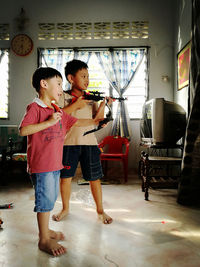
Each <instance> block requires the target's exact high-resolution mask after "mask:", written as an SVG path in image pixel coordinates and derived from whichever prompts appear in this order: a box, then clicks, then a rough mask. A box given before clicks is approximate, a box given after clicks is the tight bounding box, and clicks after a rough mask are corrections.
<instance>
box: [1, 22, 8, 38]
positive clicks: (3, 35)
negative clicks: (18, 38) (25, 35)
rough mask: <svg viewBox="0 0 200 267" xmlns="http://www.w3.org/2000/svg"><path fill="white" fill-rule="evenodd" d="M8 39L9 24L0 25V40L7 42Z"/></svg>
mask: <svg viewBox="0 0 200 267" xmlns="http://www.w3.org/2000/svg"><path fill="white" fill-rule="evenodd" d="M9 39H10V32H9V24H6V23H3V24H0V40H3V41H8V40H9Z"/></svg>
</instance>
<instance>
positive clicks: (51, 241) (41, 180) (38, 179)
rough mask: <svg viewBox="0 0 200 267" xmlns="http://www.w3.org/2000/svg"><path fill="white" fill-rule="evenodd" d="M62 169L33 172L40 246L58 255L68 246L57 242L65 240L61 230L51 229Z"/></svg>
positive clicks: (41, 248)
mask: <svg viewBox="0 0 200 267" xmlns="http://www.w3.org/2000/svg"><path fill="white" fill-rule="evenodd" d="M59 176H60V171H54V172H44V173H36V174H32V176H31V177H32V182H33V185H34V189H35V208H34V211H35V212H37V221H38V228H39V243H38V247H39V249H40V250H43V251H45V252H47V253H49V254H51V255H54V256H58V255H61V254H64V253H65V252H66V248H65V247H63V246H62V245H60V244H58V243H57V240H63V239H64V235H63V234H62V233H61V232H55V231H53V230H50V229H49V216H50V211H51V210H52V209H53V207H54V204H55V201H56V199H57V196H58V191H59Z"/></svg>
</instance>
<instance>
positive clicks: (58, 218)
mask: <svg viewBox="0 0 200 267" xmlns="http://www.w3.org/2000/svg"><path fill="white" fill-rule="evenodd" d="M67 214H68V210H61V212H59V213H58V214H54V215H53V216H52V219H53V220H54V221H56V222H59V221H61V220H62V219H63V218H64V217H66V216H67Z"/></svg>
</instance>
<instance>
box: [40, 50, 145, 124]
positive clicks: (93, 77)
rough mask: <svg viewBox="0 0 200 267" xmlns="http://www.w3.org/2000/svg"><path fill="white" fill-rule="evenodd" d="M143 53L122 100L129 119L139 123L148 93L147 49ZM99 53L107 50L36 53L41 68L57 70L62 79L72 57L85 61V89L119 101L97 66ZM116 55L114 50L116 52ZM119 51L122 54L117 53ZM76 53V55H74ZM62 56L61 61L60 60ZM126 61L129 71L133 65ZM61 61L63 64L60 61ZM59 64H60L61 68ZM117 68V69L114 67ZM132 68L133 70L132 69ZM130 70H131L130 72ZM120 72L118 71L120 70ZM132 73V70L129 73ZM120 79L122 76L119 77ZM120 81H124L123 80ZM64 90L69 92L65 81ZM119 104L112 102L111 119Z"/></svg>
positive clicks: (128, 58) (44, 51) (101, 69)
mask: <svg viewBox="0 0 200 267" xmlns="http://www.w3.org/2000/svg"><path fill="white" fill-rule="evenodd" d="M142 49H143V52H144V54H143V57H141V58H142V60H141V61H140V64H138V67H136V69H135V70H134V71H135V75H134V77H133V79H132V80H131V82H130V83H129V85H128V87H127V89H126V90H125V92H124V94H123V97H125V98H127V100H125V101H126V106H127V109H128V113H129V117H130V118H131V119H139V118H141V115H142V107H143V104H144V102H145V100H146V98H147V92H148V75H147V73H148V70H147V68H148V64H147V53H148V51H147V48H142ZM123 50H126V51H129V52H130V51H133V53H137V51H140V48H127V49H125V48H123ZM99 51H108V49H107V50H106V49H104V50H103V49H102V48H99V49H97V48H95V50H94V49H84V48H83V49H80V50H79V52H77V50H76V52H74V51H73V50H70V49H68V50H67V49H40V50H39V54H40V55H39V58H40V62H39V65H40V66H49V67H54V68H57V69H58V70H59V71H60V72H61V73H62V75H63V76H64V67H65V64H66V62H67V61H69V60H72V59H73V58H74V57H75V58H77V59H80V60H83V61H85V62H86V63H87V64H88V67H89V77H90V84H89V87H88V90H91V91H92V90H93V91H99V92H104V96H109V95H110V96H113V97H119V95H118V93H117V91H116V90H115V89H114V87H113V86H112V84H111V82H109V80H108V78H107V77H108V76H107V77H106V74H105V73H104V69H103V67H102V65H101V64H100V62H99V58H98V57H97V54H96V52H99ZM115 51H117V48H115ZM120 51H121V50H120ZM75 53H76V54H75ZM61 55H63V57H62V56H61ZM127 55H128V56H127V57H126V60H127V61H128V62H126V63H127V66H128V67H129V69H131V68H132V67H131V66H132V65H131V64H133V62H131V59H130V56H129V54H127ZM63 58H64V60H63ZM120 60H121V61H120V63H121V64H123V62H122V61H123V60H124V59H120ZM61 62H62V64H60V63H61ZM116 68H117V67H116ZM133 68H134V67H133ZM133 68H132V69H133ZM132 69H131V70H132ZM119 71H121V69H120V70H119ZM132 72H133V70H132ZM122 76H123V75H122ZM122 78H123V77H122ZM63 88H64V89H66V90H67V89H69V85H68V82H67V81H66V79H65V78H64V86H63ZM117 104H118V101H115V102H113V105H112V110H113V117H114V118H115V114H116V112H117V106H118V105H117Z"/></svg>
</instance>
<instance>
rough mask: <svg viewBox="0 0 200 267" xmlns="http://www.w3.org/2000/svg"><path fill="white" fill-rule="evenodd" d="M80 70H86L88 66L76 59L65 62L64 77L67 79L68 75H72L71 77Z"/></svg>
mask: <svg viewBox="0 0 200 267" xmlns="http://www.w3.org/2000/svg"><path fill="white" fill-rule="evenodd" d="M82 69H88V65H87V64H86V63H85V62H83V61H81V60H78V59H73V60H71V61H69V62H67V64H66V66H65V77H66V79H67V76H68V74H72V75H73V76H75V75H76V73H77V71H79V70H82Z"/></svg>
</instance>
